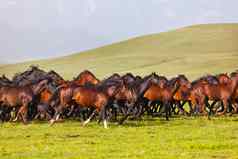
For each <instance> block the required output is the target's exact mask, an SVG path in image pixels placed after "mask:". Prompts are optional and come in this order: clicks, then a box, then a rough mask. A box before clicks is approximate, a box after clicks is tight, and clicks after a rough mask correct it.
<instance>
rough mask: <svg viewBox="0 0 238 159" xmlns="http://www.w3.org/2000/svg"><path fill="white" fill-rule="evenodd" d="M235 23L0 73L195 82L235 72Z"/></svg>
mask: <svg viewBox="0 0 238 159" xmlns="http://www.w3.org/2000/svg"><path fill="white" fill-rule="evenodd" d="M237 44H238V24H209V25H196V26H191V27H185V28H181V29H177V30H173V31H169V32H164V33H159V34H153V35H148V36H143V37H138V38H134V39H130V40H127V41H123V42H120V43H116V44H112V45H108V46H105V47H101V48H98V49H93V50H90V51H86V52H82V53H80V54H79V53H75V54H73V55H71V56H66V57H60V58H56V59H49V60H40V61H33V62H27V63H21V64H15V65H4V66H0V74H7V75H10V76H12V75H13V74H14V73H16V72H19V71H23V70H25V69H26V68H27V67H28V66H29V65H31V64H35V65H36V64H37V65H39V66H41V67H42V68H44V69H47V70H49V69H54V70H56V71H57V72H59V73H60V74H61V75H63V76H64V77H65V78H67V79H70V78H72V77H73V76H76V75H77V74H78V73H79V72H81V71H82V70H84V69H89V70H91V71H93V72H94V73H95V74H96V76H97V77H99V78H103V77H105V76H109V75H111V74H112V73H114V72H118V73H125V72H133V73H136V74H140V75H144V74H148V73H151V72H157V73H160V74H163V75H167V76H173V75H176V74H179V73H183V74H186V75H187V76H188V77H190V78H196V77H198V76H200V75H204V74H206V73H220V72H230V71H233V70H236V69H237V61H238V45H237Z"/></svg>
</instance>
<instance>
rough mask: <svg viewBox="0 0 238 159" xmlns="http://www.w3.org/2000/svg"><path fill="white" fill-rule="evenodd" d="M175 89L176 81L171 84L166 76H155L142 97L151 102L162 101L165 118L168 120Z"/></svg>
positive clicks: (176, 87) (176, 88)
mask: <svg viewBox="0 0 238 159" xmlns="http://www.w3.org/2000/svg"><path fill="white" fill-rule="evenodd" d="M177 90H178V84H177V83H172V84H171V83H170V82H169V81H168V80H167V79H166V78H164V77H159V76H156V80H155V82H154V83H153V84H152V86H151V87H150V88H149V89H148V90H147V91H146V93H145V94H144V98H146V99H148V100H149V101H152V102H154V101H159V102H160V103H162V104H163V105H164V107H165V113H166V120H168V119H169V118H168V116H169V113H170V110H171V106H172V102H173V96H174V94H175V92H176V91H177Z"/></svg>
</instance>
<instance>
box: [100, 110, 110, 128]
mask: <svg viewBox="0 0 238 159" xmlns="http://www.w3.org/2000/svg"><path fill="white" fill-rule="evenodd" d="M106 108H107V106H106V105H105V106H103V107H102V109H101V111H102V120H103V126H104V128H105V129H107V128H108V127H107V112H106V110H107V109H106Z"/></svg>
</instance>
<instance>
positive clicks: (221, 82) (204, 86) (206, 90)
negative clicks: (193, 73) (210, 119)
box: [190, 74, 237, 115]
mask: <svg viewBox="0 0 238 159" xmlns="http://www.w3.org/2000/svg"><path fill="white" fill-rule="evenodd" d="M236 86H237V80H231V79H230V78H229V76H228V75H227V74H220V75H218V76H211V75H208V76H205V77H202V78H200V79H199V80H196V81H195V82H193V83H192V90H191V92H190V99H191V102H192V103H193V105H196V107H197V108H199V112H200V113H203V114H207V112H206V109H205V108H206V106H208V107H209V109H210V112H209V114H211V111H212V108H213V106H214V104H215V103H216V102H217V101H221V102H222V104H223V106H224V108H223V111H222V112H218V111H217V110H218V109H216V112H215V113H217V114H218V115H224V114H225V113H226V112H227V109H228V107H229V103H230V100H231V96H232V94H233V92H234V90H235V88H236ZM209 100H210V101H213V103H212V104H211V105H210V104H209V103H208V101H209ZM198 106H199V107H198Z"/></svg>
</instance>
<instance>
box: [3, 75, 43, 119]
mask: <svg viewBox="0 0 238 159" xmlns="http://www.w3.org/2000/svg"><path fill="white" fill-rule="evenodd" d="M47 83H48V79H46V80H42V81H40V82H36V83H34V84H29V85H26V86H2V87H0V104H1V105H4V106H8V107H20V109H19V111H18V113H17V117H16V119H15V120H14V121H16V120H17V119H18V118H19V117H21V118H22V119H23V122H24V123H26V122H27V111H28V106H29V104H30V103H32V102H33V100H34V97H35V96H36V95H38V94H39V92H40V91H41V90H42V89H43V88H44V87H45V85H46V84H47Z"/></svg>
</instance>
